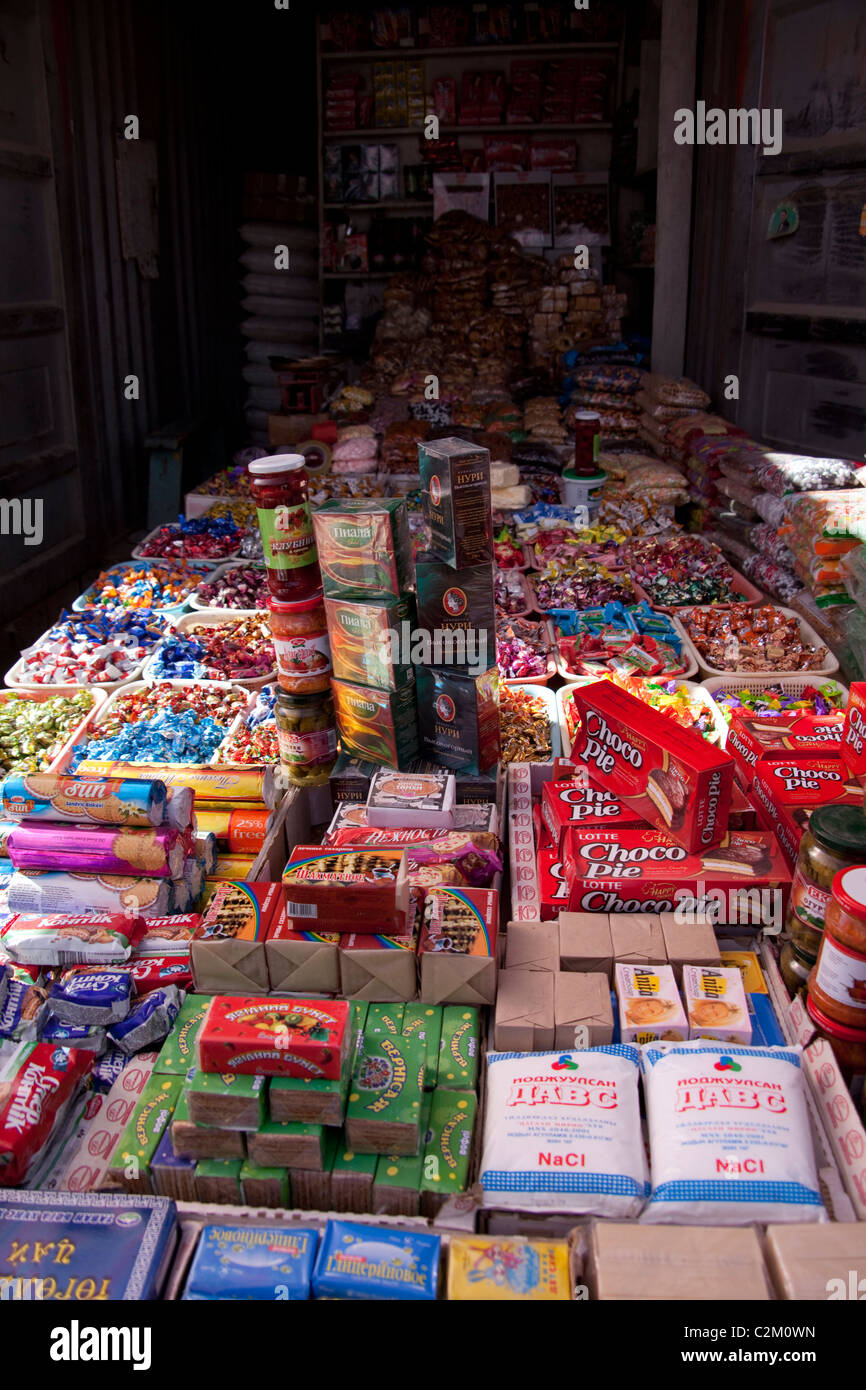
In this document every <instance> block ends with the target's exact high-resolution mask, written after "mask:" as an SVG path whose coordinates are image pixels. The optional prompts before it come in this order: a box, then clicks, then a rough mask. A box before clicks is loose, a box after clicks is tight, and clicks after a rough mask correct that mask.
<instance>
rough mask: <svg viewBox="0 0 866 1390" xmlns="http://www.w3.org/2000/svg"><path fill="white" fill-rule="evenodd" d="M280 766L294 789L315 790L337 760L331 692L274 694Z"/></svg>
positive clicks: (325, 778) (280, 692) (282, 692)
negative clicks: (306, 788)
mask: <svg viewBox="0 0 866 1390" xmlns="http://www.w3.org/2000/svg"><path fill="white" fill-rule="evenodd" d="M274 717H275V718H276V721H277V737H278V739H279V744H280V767H281V768H282V770H283V773H284V774H285V776H286V777H287V778H288V780H289V781H290V782H291V783H293V784H294V785H295V786H297V787H319V786H322V785H323V784H324V783H325V782H327V780H328V776H329V774H330V771H331V768H332V767H333V766H334V763H335V762H336V760H337V721H336V716H335V714H334V701H333V698H332V696H331V692H330V691H329V690H327V691H321V692H320V693H318V694H315V695H290V694H289V693H288V692H287V691H285V690H279V691H278V692H277V703H276V706H275V709H274Z"/></svg>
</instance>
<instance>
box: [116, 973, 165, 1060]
mask: <svg viewBox="0 0 866 1390" xmlns="http://www.w3.org/2000/svg"><path fill="white" fill-rule="evenodd" d="M182 1002H183V999H182V996H181V995H180V994H179V992H178V990H177V986H176V985H166V987H165V988H164V989H155V990H153V991H152V992H151V993H150V994H148V995H146V996H145V998H144V999H142V1000H141V1002H140V1003H138V1004H136V1007H135V1008H134V1009H133V1011H132V1012H131V1013H130V1014H128V1015H127V1016H126V1018H124V1019H123V1020H122V1021H121V1022H120V1023H115V1024H113V1025H112V1026H111V1028H109V1030H108V1038H109V1041H110V1042H112V1043H113V1044H114V1046H115V1047H119V1048H120V1050H121V1052H128V1053H132V1052H140V1051H141V1049H142V1048H143V1047H147V1046H149V1045H152V1044H153V1043H160V1042H162V1040H163V1038H165V1037H167V1035H168V1034H169V1033H170V1032H171V1026H172V1024H173V1023H174V1020H175V1019H176V1018H177V1016H178V1014H179V1012H180V1006H181V1004H182Z"/></svg>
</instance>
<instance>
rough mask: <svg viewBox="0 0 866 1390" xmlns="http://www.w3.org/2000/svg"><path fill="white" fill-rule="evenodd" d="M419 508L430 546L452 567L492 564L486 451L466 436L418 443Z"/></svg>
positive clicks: (488, 475)
mask: <svg viewBox="0 0 866 1390" xmlns="http://www.w3.org/2000/svg"><path fill="white" fill-rule="evenodd" d="M418 468H419V473H420V477H421V507H422V510H423V513H424V520H425V522H426V523H427V528H428V530H429V532H430V548H431V550H432V552H433V554H434V555H435V556H436V558H437V559H438V560H441V561H442V562H443V563H444V564H446V565H450V566H451V567H452V569H463V568H464V567H465V566H467V565H479V564H490V565H492V564H493V520H492V516H491V511H490V454H489V452H488V450H487V449H482V448H479V447H478V445H477V444H468V443H467V442H466V440H465V439H456V438H454V439H436V440H428V441H427V442H426V443H424V444H420V445H419V446H418Z"/></svg>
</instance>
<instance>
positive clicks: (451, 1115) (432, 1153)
mask: <svg viewBox="0 0 866 1390" xmlns="http://www.w3.org/2000/svg"><path fill="white" fill-rule="evenodd" d="M477 1108H478V1100H477V1098H476V1095H475V1092H474V1091H452V1090H445V1089H438V1088H437V1089H436V1090H435V1091H434V1092H433V1104H432V1107H431V1110H430V1119H429V1121H428V1125H427V1133H426V1142H425V1145H424V1169H423V1176H422V1178H421V1212H422V1214H423V1215H424V1216H435V1215H436V1212H437V1211H438V1210H439V1208H440V1207H441V1206H442V1203H443V1202H445V1201H447V1200H448V1198H449V1197H450V1196H451V1195H452V1194H453V1193H456V1192H465V1191H466V1187H467V1185H468V1182H469V1163H470V1160H471V1157H472V1131H473V1128H474V1125H475V1112H476V1110H477Z"/></svg>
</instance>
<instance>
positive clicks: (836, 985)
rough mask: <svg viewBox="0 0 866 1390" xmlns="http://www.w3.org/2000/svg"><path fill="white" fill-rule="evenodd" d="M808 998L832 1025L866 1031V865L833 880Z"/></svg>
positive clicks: (842, 873) (843, 873) (839, 875)
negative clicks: (822, 935)
mask: <svg viewBox="0 0 866 1390" xmlns="http://www.w3.org/2000/svg"><path fill="white" fill-rule="evenodd" d="M809 997H810V998H811V999H812V1000H813V1002H814V1004H815V1007H816V1008H817V1009H819V1010H820V1011H821V1013H822V1014H825V1015H826V1017H827V1018H829V1019H830V1020H831V1021H832V1022H833V1023H839V1024H841V1025H842V1027H843V1028H862V1029H864V1030H866V864H857V865H856V866H855V867H854V868H851V869H841V870H840V871H839V873H838V874H837V875H836V877H835V878H834V879H833V888H832V894H831V897H830V902H829V903H828V905H827V916H826V918H825V921H824V939H823V941H822V942H821V950H820V952H819V953H818V960H817V962H816V964H815V969H814V970H813V971H812V973H811V975H810V976H809Z"/></svg>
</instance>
